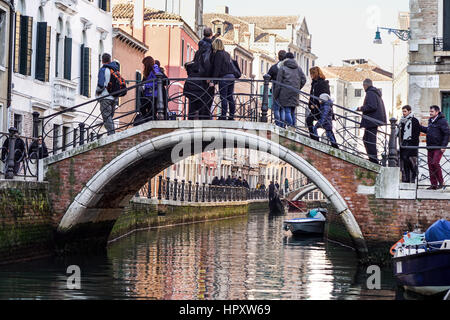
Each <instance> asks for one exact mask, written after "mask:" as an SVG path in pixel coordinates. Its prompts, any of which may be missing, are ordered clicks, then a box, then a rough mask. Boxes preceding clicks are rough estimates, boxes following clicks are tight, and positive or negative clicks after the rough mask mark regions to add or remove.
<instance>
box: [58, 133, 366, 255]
mask: <svg viewBox="0 0 450 320" xmlns="http://www.w3.org/2000/svg"><path fill="white" fill-rule="evenodd" d="M186 137H190V139H186ZM186 141H193V142H195V141H201V145H202V147H201V148H196V147H195V146H193V147H192V148H190V152H188V153H185V154H182V155H181V156H180V158H179V159H177V161H173V154H172V153H173V150H174V149H176V148H177V146H182V145H183V144H185V143H186ZM211 145H214V148H216V149H218V148H221V149H225V148H227V147H231V146H232V147H239V148H240V147H242V148H246V149H253V150H259V151H263V152H267V153H270V154H273V155H276V156H277V157H278V158H279V159H281V160H283V161H285V162H287V163H289V164H290V165H292V166H293V167H294V168H296V169H297V170H299V171H300V172H302V173H303V174H304V175H305V176H306V177H308V178H309V179H310V181H311V182H312V183H314V184H315V185H316V186H317V188H318V189H319V190H320V191H321V192H322V193H323V194H324V195H325V196H326V197H327V199H328V200H329V201H330V202H331V203H332V205H333V206H334V208H335V209H336V212H337V213H338V215H339V216H340V217H341V218H342V221H343V223H344V225H345V226H346V228H347V230H348V232H349V233H350V235H351V237H352V238H353V240H354V243H355V246H356V247H357V248H358V250H359V252H362V253H365V252H367V247H366V244H365V241H364V237H363V234H362V232H361V229H360V227H359V225H358V223H357V222H356V219H355V218H354V216H353V214H352V212H351V211H350V209H349V207H348V206H347V204H346V202H345V200H344V199H343V198H342V196H341V195H340V194H339V193H338V192H337V190H336V189H335V188H334V187H333V185H332V184H331V183H330V182H329V181H328V180H327V179H326V178H325V177H324V176H323V175H322V174H321V173H320V172H319V171H318V170H317V169H316V168H314V166H313V165H312V164H310V163H309V162H308V161H306V160H305V159H303V158H302V157H301V156H300V155H298V154H297V153H296V152H294V151H291V150H289V149H287V148H285V147H283V146H281V145H280V144H278V143H277V142H274V141H271V140H269V139H266V138H264V137H260V136H258V135H256V134H254V133H250V132H245V131H239V130H235V129H223V128H191V129H181V130H176V131H172V132H169V133H166V134H162V135H160V136H157V137H155V138H152V139H149V140H147V141H144V142H142V143H140V144H138V145H136V146H134V147H132V148H130V149H128V150H127V151H125V152H123V153H122V154H121V155H119V156H117V157H116V158H115V159H114V160H112V161H110V162H109V163H107V164H106V165H105V166H103V168H102V169H101V170H99V171H98V172H97V173H96V174H95V175H94V176H93V177H92V178H91V179H90V180H89V182H88V183H87V184H86V185H85V187H84V188H83V189H82V191H81V192H80V193H79V194H78V195H77V196H76V197H75V199H74V200H73V202H72V203H71V205H70V206H69V208H68V209H67V211H66V212H65V214H64V216H63V217H62V220H61V221H60V223H59V226H58V233H59V234H60V235H69V237H72V236H70V234H71V233H73V231H74V230H77V229H78V228H79V227H80V226H81V225H84V226H89V225H96V224H98V223H102V222H107V224H109V227H110V228H112V226H113V223H114V222H115V220H116V219H117V218H118V217H119V215H120V214H121V213H122V210H123V208H124V207H125V205H126V204H127V203H128V202H129V201H130V199H131V198H132V197H133V195H134V194H135V193H136V191H137V190H138V189H139V188H140V187H142V185H144V184H145V182H146V181H147V179H148V178H149V177H154V176H156V175H157V174H158V173H159V172H161V171H163V170H164V169H165V168H167V167H169V166H170V165H172V164H174V163H176V162H178V161H181V160H183V159H184V158H187V157H189V156H191V155H195V154H198V153H202V152H204V151H208V150H207V148H208V146H211ZM205 148H206V149H205ZM110 230H111V229H109V231H110ZM109 231H107V233H108V234H107V235H109ZM102 232H105V231H102ZM107 235H106V236H107Z"/></svg>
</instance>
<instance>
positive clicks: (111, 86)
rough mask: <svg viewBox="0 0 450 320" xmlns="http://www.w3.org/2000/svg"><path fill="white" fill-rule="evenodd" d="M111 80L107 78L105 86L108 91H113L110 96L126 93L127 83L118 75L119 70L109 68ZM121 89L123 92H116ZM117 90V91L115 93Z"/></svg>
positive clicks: (120, 95) (115, 96) (119, 95)
mask: <svg viewBox="0 0 450 320" xmlns="http://www.w3.org/2000/svg"><path fill="white" fill-rule="evenodd" d="M110 70H111V80H109V83H108V87H107V88H106V89H107V90H108V92H109V93H115V94H113V95H112V96H113V97H114V98H118V97H123V96H125V95H126V94H127V91H126V90H125V89H126V88H127V85H126V83H125V79H124V78H123V77H122V76H121V75H120V72H119V71H116V70H113V69H111V68H110ZM121 90H123V92H118V91H121ZM116 92H118V93H116Z"/></svg>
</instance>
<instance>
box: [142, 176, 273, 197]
mask: <svg viewBox="0 0 450 320" xmlns="http://www.w3.org/2000/svg"><path fill="white" fill-rule="evenodd" d="M157 184H158V188H157V190H156V192H155V196H153V195H152V192H151V183H150V181H149V183H147V184H146V185H145V186H144V187H143V188H142V189H141V190H140V191H139V192H138V193H137V194H136V197H140V198H147V199H152V198H155V199H158V200H167V201H180V202H194V203H203V202H208V203H210V202H230V201H233V202H236V201H247V200H265V199H268V192H267V190H256V189H250V188H245V187H241V186H217V185H212V184H207V183H198V182H197V183H193V182H192V181H185V180H182V181H179V180H177V179H173V180H171V179H170V178H163V177H162V176H159V177H158V178H157Z"/></svg>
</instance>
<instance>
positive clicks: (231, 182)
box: [211, 176, 250, 189]
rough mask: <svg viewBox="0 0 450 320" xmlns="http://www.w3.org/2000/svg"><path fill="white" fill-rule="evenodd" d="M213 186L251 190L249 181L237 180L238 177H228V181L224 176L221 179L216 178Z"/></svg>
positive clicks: (240, 178) (212, 183)
mask: <svg viewBox="0 0 450 320" xmlns="http://www.w3.org/2000/svg"><path fill="white" fill-rule="evenodd" d="M211 185H212V186H223V187H243V188H247V189H250V185H249V184H248V182H247V180H245V179H242V177H239V178H236V176H233V177H231V176H228V177H227V178H226V179H225V178H224V177H223V176H222V177H220V179H219V177H217V176H216V177H214V179H213V180H212V182H211Z"/></svg>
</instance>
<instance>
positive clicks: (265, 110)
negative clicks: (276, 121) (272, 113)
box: [260, 74, 271, 122]
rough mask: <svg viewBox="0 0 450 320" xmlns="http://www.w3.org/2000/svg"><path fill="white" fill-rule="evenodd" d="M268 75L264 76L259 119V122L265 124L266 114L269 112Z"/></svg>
mask: <svg viewBox="0 0 450 320" xmlns="http://www.w3.org/2000/svg"><path fill="white" fill-rule="evenodd" d="M270 79H271V77H270V75H268V74H266V75H265V76H264V89H263V100H262V106H261V119H260V122H267V121H268V119H267V113H268V112H269V85H270Z"/></svg>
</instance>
